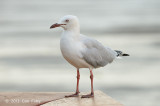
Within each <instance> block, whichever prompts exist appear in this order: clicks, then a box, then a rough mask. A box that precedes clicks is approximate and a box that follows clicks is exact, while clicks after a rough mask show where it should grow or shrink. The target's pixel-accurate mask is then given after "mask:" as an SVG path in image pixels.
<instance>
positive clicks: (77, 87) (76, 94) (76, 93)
mask: <svg viewBox="0 0 160 106" xmlns="http://www.w3.org/2000/svg"><path fill="white" fill-rule="evenodd" d="M79 79H80V73H79V69H77V86H76V92H75V93H74V94H72V95H68V96H65V97H77V96H79V93H80V92H79Z"/></svg>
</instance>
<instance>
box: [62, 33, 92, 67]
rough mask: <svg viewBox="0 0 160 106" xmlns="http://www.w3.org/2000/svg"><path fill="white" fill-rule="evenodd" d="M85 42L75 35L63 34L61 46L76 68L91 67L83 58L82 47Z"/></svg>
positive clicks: (63, 53) (65, 55) (64, 54)
mask: <svg viewBox="0 0 160 106" xmlns="http://www.w3.org/2000/svg"><path fill="white" fill-rule="evenodd" d="M82 46H83V44H82V43H81V42H80V41H78V39H76V40H75V39H74V38H73V37H70V36H66V35H64V34H62V37H61V40H60V48H61V52H62V55H63V57H64V58H65V59H66V60H67V61H68V62H69V63H70V64H72V65H73V66H74V67H76V68H90V67H92V66H90V65H89V64H88V63H87V62H86V61H84V60H83V59H82V54H81V52H80V51H81V49H83V48H82Z"/></svg>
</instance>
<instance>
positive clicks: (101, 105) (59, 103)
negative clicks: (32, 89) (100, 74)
mask: <svg viewBox="0 0 160 106" xmlns="http://www.w3.org/2000/svg"><path fill="white" fill-rule="evenodd" d="M82 94H86V93H82ZM41 106H123V105H122V104H121V103H119V102H117V101H116V100H114V99H113V98H111V97H109V96H107V95H106V94H104V93H103V92H101V91H95V97H94V98H81V96H79V97H71V98H63V99H59V100H55V101H51V102H49V103H46V104H44V105H41Z"/></svg>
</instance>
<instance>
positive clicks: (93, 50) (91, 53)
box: [82, 38, 116, 68]
mask: <svg viewBox="0 0 160 106" xmlns="http://www.w3.org/2000/svg"><path fill="white" fill-rule="evenodd" d="M83 43H84V45H85V47H86V48H85V49H84V51H83V52H82V56H83V59H84V60H85V61H86V62H87V63H88V64H90V65H92V66H93V67H94V68H98V67H103V66H105V65H107V64H108V63H111V62H112V61H113V60H114V59H115V58H116V53H115V51H113V50H111V49H110V48H107V47H104V46H103V45H102V44H101V43H99V42H98V41H96V40H94V39H91V38H88V39H85V40H84V41H83Z"/></svg>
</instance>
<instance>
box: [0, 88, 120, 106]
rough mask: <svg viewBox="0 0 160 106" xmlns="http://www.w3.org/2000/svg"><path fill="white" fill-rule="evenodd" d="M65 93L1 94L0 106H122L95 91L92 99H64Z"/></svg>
mask: <svg viewBox="0 0 160 106" xmlns="http://www.w3.org/2000/svg"><path fill="white" fill-rule="evenodd" d="M68 94H71V93H65V92H3V93H0V106H123V105H122V104H121V103H119V102H117V101H116V100H114V99H113V98H111V97H109V96H107V95H106V94H104V93H103V92H101V91H95V97H94V98H81V95H82V94H86V93H81V94H80V96H79V97H71V98H64V96H65V95H68Z"/></svg>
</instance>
